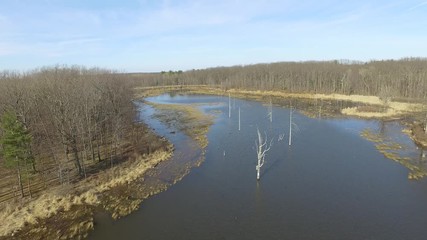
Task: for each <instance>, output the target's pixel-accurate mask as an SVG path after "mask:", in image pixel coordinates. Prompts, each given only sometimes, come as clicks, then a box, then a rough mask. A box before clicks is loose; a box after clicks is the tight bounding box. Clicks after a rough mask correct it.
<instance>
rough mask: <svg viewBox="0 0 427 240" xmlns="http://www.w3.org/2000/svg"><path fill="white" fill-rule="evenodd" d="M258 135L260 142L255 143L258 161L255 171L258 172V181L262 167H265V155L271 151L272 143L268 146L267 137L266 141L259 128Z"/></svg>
mask: <svg viewBox="0 0 427 240" xmlns="http://www.w3.org/2000/svg"><path fill="white" fill-rule="evenodd" d="M257 134H258V142H256V141H255V146H256V151H257V158H258V161H257V165H256V167H255V169H256V172H257V173H256V179H257V180H259V179H260V172H261V167H262V166H263V165H264V162H265V154H266V153H267V152H268V151H269V150H270V147H271V144H272V142H271V141H270V145H268V146H267V135H266V136H265V139H263V137H262V135H261V133H260V132H259V129H258V128H257Z"/></svg>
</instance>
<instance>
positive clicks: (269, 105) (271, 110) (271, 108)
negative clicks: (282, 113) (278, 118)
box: [267, 98, 273, 122]
mask: <svg viewBox="0 0 427 240" xmlns="http://www.w3.org/2000/svg"><path fill="white" fill-rule="evenodd" d="M267 116H268V118H269V119H270V122H273V103H272V102H271V98H270V103H269V104H268V114H267Z"/></svg>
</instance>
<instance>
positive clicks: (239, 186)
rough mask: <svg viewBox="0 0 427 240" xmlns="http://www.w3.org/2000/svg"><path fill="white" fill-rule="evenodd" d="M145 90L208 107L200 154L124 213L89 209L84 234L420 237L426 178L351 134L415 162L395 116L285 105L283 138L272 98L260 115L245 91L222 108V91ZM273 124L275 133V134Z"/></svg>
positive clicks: (425, 233) (146, 112)
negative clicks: (264, 149) (378, 137)
mask: <svg viewBox="0 0 427 240" xmlns="http://www.w3.org/2000/svg"><path fill="white" fill-rule="evenodd" d="M148 100H149V101H154V102H158V103H162V102H163V103H179V104H200V105H199V107H200V108H201V109H202V110H203V111H205V112H207V113H211V114H215V116H216V119H215V123H214V125H213V126H212V127H211V129H210V131H209V133H208V139H209V145H208V147H207V149H206V155H205V158H206V159H205V162H204V163H203V164H202V165H201V166H200V167H198V168H193V169H192V170H191V172H190V173H189V174H188V175H187V176H186V177H184V178H183V179H182V180H181V181H179V182H178V183H176V184H175V185H172V186H171V187H170V188H169V189H168V190H167V191H165V192H162V193H160V194H158V195H155V196H153V197H151V198H149V199H148V200H146V201H144V202H143V203H142V205H141V208H140V209H139V210H138V211H136V212H134V213H132V214H131V215H129V216H127V217H125V218H123V219H120V220H118V221H112V220H109V219H108V218H106V217H104V218H101V219H98V223H97V225H96V226H95V231H94V232H93V233H92V234H91V235H90V239H316V240H318V239H426V238H427V228H426V224H427V181H426V180H425V179H422V180H420V181H411V180H408V169H407V168H405V167H404V166H402V165H401V164H399V163H397V162H394V161H391V160H390V159H387V158H386V157H384V155H383V154H382V153H380V152H379V151H378V150H377V149H376V147H375V144H374V143H373V142H370V141H367V140H366V139H364V138H362V137H361V136H360V133H361V132H362V131H363V130H365V129H371V130H372V131H378V132H380V133H381V134H382V135H383V137H384V138H390V139H392V140H393V141H396V142H398V143H399V144H401V145H402V146H404V149H403V150H402V151H403V153H402V154H404V155H405V156H407V157H409V158H412V159H413V161H419V162H420V166H424V165H425V162H423V161H424V160H423V159H422V158H419V150H417V148H416V146H415V145H414V144H413V143H412V141H411V140H410V139H409V138H408V137H407V136H406V135H403V134H402V133H401V129H402V128H401V126H400V125H399V124H397V123H393V122H388V123H384V122H380V121H373V120H370V121H365V120H357V119H313V118H308V117H306V116H304V115H301V114H299V113H298V112H295V113H294V114H293V115H294V122H295V123H296V124H297V125H298V129H299V130H298V131H295V132H294V133H293V141H292V146H291V147H289V146H288V142H287V136H288V126H289V109H286V108H282V107H274V108H273V122H272V123H270V121H269V118H268V117H267V109H268V107H267V106H264V105H263V104H261V103H259V102H254V101H246V100H240V99H232V102H231V104H232V105H231V106H232V113H231V118H229V117H228V97H217V96H181V95H177V96H170V95H162V96H159V97H154V98H149V99H148ZM140 106H141V111H142V112H141V119H142V120H144V121H145V122H146V123H147V124H149V125H150V126H151V127H152V128H155V129H156V131H157V132H158V133H159V134H161V135H164V136H166V137H168V138H169V139H171V141H172V143H174V144H179V143H182V142H183V141H184V139H187V140H188V138H186V137H185V136H183V135H182V134H181V133H179V132H178V133H176V134H171V132H173V131H175V130H173V129H168V128H167V127H166V126H165V125H164V124H162V123H160V122H159V121H157V120H156V119H152V118H151V117H150V116H151V115H152V114H153V111H154V109H152V108H149V107H148V108H147V107H146V106H145V107H144V106H143V105H140ZM238 107H240V108H241V131H238V112H237V111H238ZM257 127H258V128H259V129H260V131H261V132H265V133H266V134H267V136H268V138H269V139H270V138H273V139H274V140H273V146H272V148H271V151H270V152H268V153H267V156H266V164H265V165H264V167H263V168H262V172H261V180H260V181H257V180H256V172H255V164H256V152H255V139H256V128H257ZM280 134H285V137H284V139H283V140H282V141H278V138H279V135H280ZM187 140H185V141H187ZM183 159H186V158H183ZM190 159H191V157H190V158H188V160H190ZM190 161H191V160H190Z"/></svg>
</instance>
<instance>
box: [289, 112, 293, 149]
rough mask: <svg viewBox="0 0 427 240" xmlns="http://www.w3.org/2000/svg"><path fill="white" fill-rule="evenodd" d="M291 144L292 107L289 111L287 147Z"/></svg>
mask: <svg viewBox="0 0 427 240" xmlns="http://www.w3.org/2000/svg"><path fill="white" fill-rule="evenodd" d="M291 144H292V107H291V110H290V111H289V146H291Z"/></svg>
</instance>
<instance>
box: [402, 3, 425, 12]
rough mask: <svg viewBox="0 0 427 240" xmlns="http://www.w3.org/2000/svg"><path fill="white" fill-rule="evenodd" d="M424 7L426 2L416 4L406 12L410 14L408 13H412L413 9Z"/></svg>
mask: <svg viewBox="0 0 427 240" xmlns="http://www.w3.org/2000/svg"><path fill="white" fill-rule="evenodd" d="M426 5H427V1H426V2H422V3H419V4H417V5H415V6H413V7H411V8H409V9H408V10H407V11H408V12H410V11H413V10H415V9H417V8H420V7H423V6H426Z"/></svg>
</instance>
